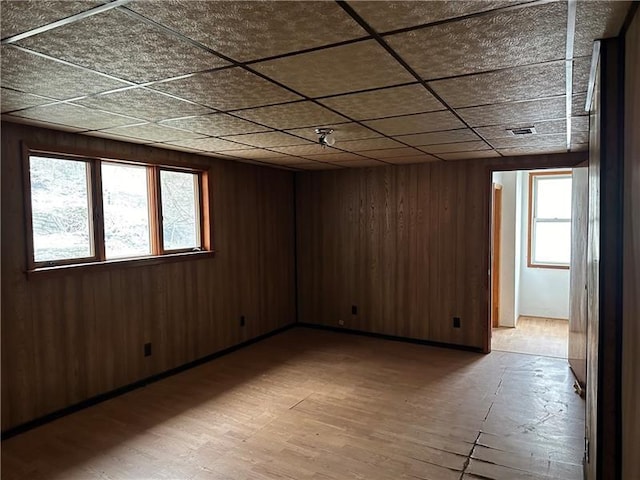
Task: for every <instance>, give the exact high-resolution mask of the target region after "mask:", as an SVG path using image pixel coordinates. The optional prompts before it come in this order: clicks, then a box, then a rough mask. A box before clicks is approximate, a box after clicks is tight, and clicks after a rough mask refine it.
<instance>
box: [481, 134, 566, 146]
mask: <svg viewBox="0 0 640 480" xmlns="http://www.w3.org/2000/svg"><path fill="white" fill-rule="evenodd" d="M491 144H492V145H493V146H494V148H496V149H498V150H500V149H505V148H514V147H555V146H558V147H563V146H564V147H565V148H566V145H567V136H566V135H565V134H563V133H560V134H552V135H537V134H536V135H522V136H518V137H511V138H496V139H493V140H491Z"/></svg>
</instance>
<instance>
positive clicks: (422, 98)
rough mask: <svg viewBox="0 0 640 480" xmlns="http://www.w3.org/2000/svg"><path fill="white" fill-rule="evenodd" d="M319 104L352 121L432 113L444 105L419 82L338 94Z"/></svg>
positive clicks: (442, 108)
mask: <svg viewBox="0 0 640 480" xmlns="http://www.w3.org/2000/svg"><path fill="white" fill-rule="evenodd" d="M320 103H322V104H323V105H326V106H328V107H331V108H333V109H334V110H337V111H339V112H340V113H342V114H344V115H347V116H348V117H351V118H353V119H355V120H368V119H372V118H382V117H393V116H398V115H409V114H412V113H422V112H432V111H435V110H444V108H445V107H444V105H442V104H441V103H440V102H439V101H438V100H436V98H435V97H434V96H433V95H431V93H429V91H428V90H427V89H425V88H424V87H423V86H422V85H406V86H404V87H393V88H385V89H381V90H374V91H371V92H364V93H353V94H349V95H341V96H339V97H331V98H324V99H322V100H320Z"/></svg>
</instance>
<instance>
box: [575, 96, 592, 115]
mask: <svg viewBox="0 0 640 480" xmlns="http://www.w3.org/2000/svg"><path fill="white" fill-rule="evenodd" d="M586 103H587V94H586V93H578V94H577V95H573V96H572V97H571V115H572V116H574V117H580V116H586V115H589V112H588V111H586V110H585V109H584V107H585V104H586Z"/></svg>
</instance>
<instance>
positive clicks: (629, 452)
mask: <svg viewBox="0 0 640 480" xmlns="http://www.w3.org/2000/svg"><path fill="white" fill-rule="evenodd" d="M625 50H626V59H625V75H626V78H625V119H624V122H625V127H624V128H625V147H624V226H623V229H624V251H623V252H624V260H623V265H624V267H623V268H624V272H623V274H624V277H623V289H624V291H623V295H624V296H623V322H624V327H623V334H622V338H623V345H622V442H623V451H622V478H640V462H638V458H637V456H638V446H639V445H640V414H639V413H638V399H639V398H640V213H639V212H640V136H639V135H638V132H640V91H639V89H638V86H639V85H640V14H638V11H637V10H636V13H635V16H634V19H633V22H632V23H631V25H630V28H629V30H628V31H627V34H626V39H625Z"/></svg>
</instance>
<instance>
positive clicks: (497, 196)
mask: <svg viewBox="0 0 640 480" xmlns="http://www.w3.org/2000/svg"><path fill="white" fill-rule="evenodd" d="M501 234H502V185H500V184H496V183H494V184H493V230H492V235H491V237H492V242H491V255H492V261H491V325H492V327H494V328H495V327H497V326H498V325H499V323H500V255H501V239H500V236H501Z"/></svg>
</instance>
